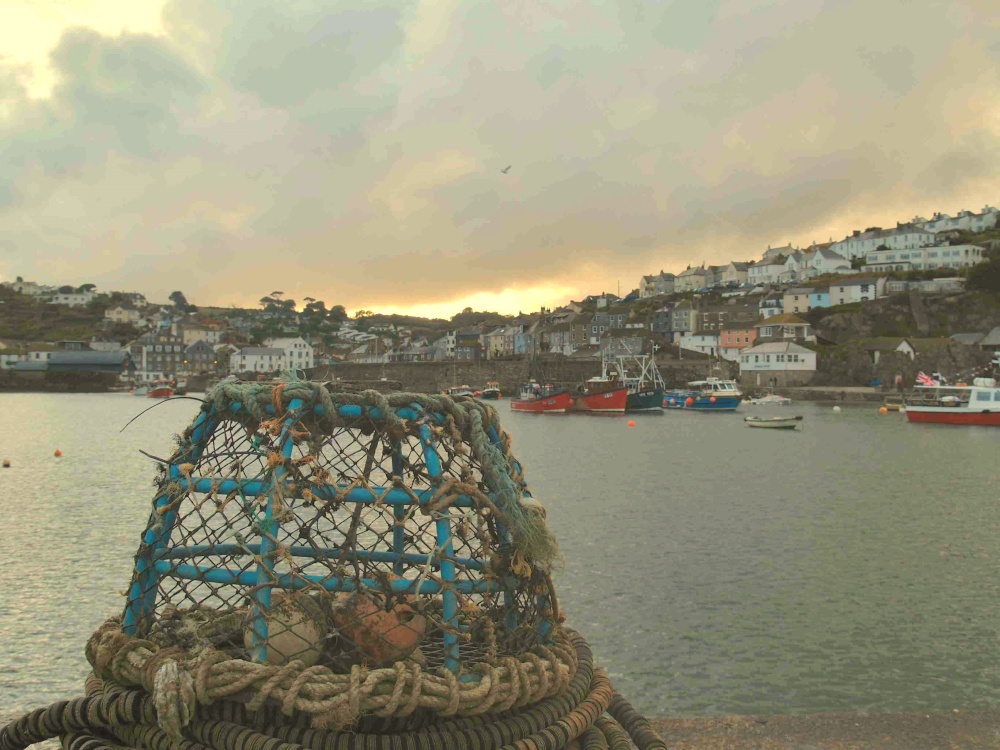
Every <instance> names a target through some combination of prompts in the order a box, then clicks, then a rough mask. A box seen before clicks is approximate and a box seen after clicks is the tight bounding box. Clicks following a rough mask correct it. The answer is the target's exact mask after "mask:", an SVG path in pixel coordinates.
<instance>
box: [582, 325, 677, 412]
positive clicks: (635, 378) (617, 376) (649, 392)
mask: <svg viewBox="0 0 1000 750" xmlns="http://www.w3.org/2000/svg"><path fill="white" fill-rule="evenodd" d="M616 343H617V345H618V346H617V348H618V349H624V350H625V352H626V354H624V355H617V356H613V355H608V354H607V353H605V354H604V356H603V357H602V358H601V374H600V376H598V377H594V378H591V379H590V380H588V381H587V382H586V384H585V385H584V387H585V389H586V390H587V391H589V392H592V393H594V394H596V393H598V392H599V391H601V390H602V389H603V391H605V392H607V391H611V390H614V389H617V388H622V387H624V388H625V390H626V391H627V395H626V398H625V411H627V412H638V411H656V412H661V411H663V391H664V382H663V378H662V377H661V376H660V371H659V370H658V369H657V368H656V362H655V361H654V360H653V358H652V357H651V356H649V355H646V354H633V353H632V352H631V350H630V349H629V348H628V345H627V344H626V343H625V342H624V340H621V339H619V340H618V341H617V342H616ZM581 411H584V409H581ZM599 411H612V410H610V409H599ZM614 411H617V410H614Z"/></svg>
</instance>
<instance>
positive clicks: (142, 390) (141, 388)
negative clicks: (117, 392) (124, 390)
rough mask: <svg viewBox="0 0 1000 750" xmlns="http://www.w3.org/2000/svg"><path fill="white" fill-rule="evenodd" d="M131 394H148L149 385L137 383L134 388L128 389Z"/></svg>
mask: <svg viewBox="0 0 1000 750" xmlns="http://www.w3.org/2000/svg"><path fill="white" fill-rule="evenodd" d="M129 393H131V394H132V395H133V396H148V395H149V386H148V385H137V386H136V387H135V388H133V389H132V390H130V391H129Z"/></svg>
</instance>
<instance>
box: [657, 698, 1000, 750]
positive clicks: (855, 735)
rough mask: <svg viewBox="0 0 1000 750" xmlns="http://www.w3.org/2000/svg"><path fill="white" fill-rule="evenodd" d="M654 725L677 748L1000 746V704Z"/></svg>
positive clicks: (959, 749) (962, 749)
mask: <svg viewBox="0 0 1000 750" xmlns="http://www.w3.org/2000/svg"><path fill="white" fill-rule="evenodd" d="M651 723H652V725H653V728H654V729H656V731H657V732H659V733H660V735H661V736H662V737H663V739H664V741H665V742H666V743H667V747H670V748H671V749H672V750H855V749H857V750H861V749H862V748H864V749H865V750H869V749H872V750H967V749H971V748H1000V708H992V709H988V710H985V711H962V710H955V711H937V712H923V711H922V712H920V713H847V714H804V715H800V716H722V717H710V718H697V719H652V720H651Z"/></svg>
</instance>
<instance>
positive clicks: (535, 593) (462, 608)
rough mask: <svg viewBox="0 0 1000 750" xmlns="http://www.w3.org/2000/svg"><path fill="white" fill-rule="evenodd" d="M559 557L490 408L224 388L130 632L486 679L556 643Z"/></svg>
mask: <svg viewBox="0 0 1000 750" xmlns="http://www.w3.org/2000/svg"><path fill="white" fill-rule="evenodd" d="M554 555H555V544H554V541H553V540H552V537H551V536H550V535H549V532H548V530H547V529H546V526H545V518H544V511H543V510H542V509H541V507H540V506H539V505H538V503H537V502H536V501H534V500H532V499H531V497H530V493H529V492H528V490H527V487H526V485H525V482H524V479H523V476H522V473H521V468H520V466H519V464H518V462H517V461H516V460H515V459H514V458H513V456H512V455H511V453H510V445H509V440H508V438H507V436H506V435H505V434H504V433H503V430H502V429H501V428H500V425H499V422H498V420H497V417H496V413H495V412H494V411H493V410H492V409H491V408H490V407H488V406H486V405H484V404H481V403H479V402H477V401H474V400H473V399H458V400H452V399H450V398H448V397H444V396H419V395H416V394H389V395H388V396H386V395H382V394H378V393H376V392H373V391H366V392H364V393H361V394H348V393H336V392H333V391H332V390H331V387H330V386H329V385H328V384H322V383H312V382H304V381H291V382H288V383H245V382H233V383H223V384H220V385H219V386H218V387H216V389H215V390H214V391H213V392H212V393H211V394H209V397H208V399H207V400H206V403H205V404H204V406H203V407H202V409H201V411H200V413H199V414H198V416H197V418H196V419H195V420H194V422H193V423H192V424H191V426H190V427H189V428H188V429H187V430H186V431H185V432H184V434H183V435H182V436H181V437H180V439H179V446H178V449H177V450H176V452H175V453H174V454H173V456H171V458H170V459H169V460H168V461H166V462H165V463H164V465H163V466H162V467H161V474H160V476H159V478H158V481H157V489H156V493H155V497H154V500H153V508H152V513H151V516H150V520H149V524H148V526H147V528H146V529H145V531H144V532H143V535H142V540H141V544H140V547H139V550H138V553H137V555H136V558H135V570H134V574H133V577H132V582H131V585H130V587H129V591H128V600H127V604H126V607H125V612H124V615H123V619H122V624H121V630H122V632H124V633H125V634H126V635H129V636H135V637H138V638H142V639H145V640H147V641H149V642H152V643H153V644H155V645H156V646H158V647H160V648H164V647H177V648H180V649H183V650H184V651H185V652H188V653H200V652H206V651H207V650H208V649H212V650H213V651H214V652H221V653H222V654H223V655H225V656H226V657H228V658H237V659H245V660H247V661H250V662H256V663H259V664H275V665H282V664H291V663H292V662H299V664H298V665H296V666H297V667H299V668H301V667H303V666H304V667H311V666H323V667H327V668H329V669H331V670H333V671H334V672H337V673H347V672H349V671H350V670H351V669H352V668H353V667H354V666H355V665H359V664H360V665H364V666H370V667H379V666H386V665H389V664H392V663H395V662H401V661H402V662H410V663H415V664H419V665H420V666H421V667H422V668H423V669H424V670H435V669H437V670H441V669H444V670H447V671H450V672H451V673H453V674H455V675H459V676H460V677H461V679H464V680H474V679H476V674H477V670H476V669H475V665H477V664H480V663H484V662H485V663H496V660H497V659H499V658H501V657H504V656H517V655H520V654H523V653H525V652H526V651H528V650H529V649H532V648H534V647H538V646H539V645H544V644H546V643H547V642H548V640H549V639H550V638H551V636H552V633H553V627H554V625H555V622H556V619H557V617H558V614H557V612H556V611H555V609H554V603H555V597H554V594H553V592H552V589H551V579H550V578H549V574H548V571H549V566H550V564H551V562H552V558H553V556H554ZM442 673H443V672H442Z"/></svg>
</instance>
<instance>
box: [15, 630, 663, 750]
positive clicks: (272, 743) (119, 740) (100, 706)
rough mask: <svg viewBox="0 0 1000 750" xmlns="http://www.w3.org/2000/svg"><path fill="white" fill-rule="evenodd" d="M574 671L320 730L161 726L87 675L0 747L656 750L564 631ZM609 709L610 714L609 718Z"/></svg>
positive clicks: (248, 722)
mask: <svg viewBox="0 0 1000 750" xmlns="http://www.w3.org/2000/svg"><path fill="white" fill-rule="evenodd" d="M568 632H569V638H570V641H571V643H572V646H573V648H574V650H575V651H576V657H577V663H578V666H577V669H576V672H575V674H574V675H573V678H572V679H571V680H570V683H569V685H568V687H567V689H566V690H565V691H564V692H562V693H560V694H559V695H554V696H551V697H548V698H545V699H544V700H541V701H539V702H538V703H535V704H534V705H531V706H527V707H525V708H522V709H514V710H509V711H504V712H497V713H491V714H479V715H474V716H466V717H455V718H444V719H442V718H441V717H440V716H438V715H436V714H435V713H434V712H432V711H427V710H421V711H417V712H415V713H413V714H412V715H410V716H395V717H389V718H381V717H378V716H366V717H363V718H362V719H360V720H359V721H358V722H357V724H356V725H355V726H354V727H353V728H351V729H350V730H347V731H337V730H317V729H314V728H312V725H311V722H310V717H308V716H305V715H302V714H297V713H296V714H292V715H291V716H289V715H286V714H285V713H283V712H282V711H281V707H280V706H279V705H277V704H275V703H270V702H268V703H267V704H265V705H263V706H262V707H260V708H259V709H258V710H256V711H251V710H250V709H249V708H248V707H247V705H246V704H245V703H242V702H238V701H235V700H226V701H218V702H215V703H212V704H210V705H207V706H199V710H198V716H197V717H196V718H195V719H193V720H192V721H190V722H189V723H188V724H187V725H186V726H185V727H183V729H182V736H180V737H178V736H176V735H174V733H173V732H168V731H166V730H165V729H164V728H163V727H162V726H161V725H160V722H159V717H158V712H157V706H156V704H155V701H154V700H153V697H152V696H151V695H150V694H149V693H148V692H146V691H144V690H136V689H131V688H128V687H125V686H123V685H121V684H119V683H116V682H114V681H111V680H102V679H101V678H100V677H97V676H96V675H91V676H90V678H89V679H88V680H87V684H86V695H85V696H84V697H81V698H76V699H73V700H69V701H60V702H58V703H54V704H52V705H51V706H49V707H48V708H40V709H37V710H35V711H32V712H31V713H29V714H26V715H25V716H23V717H21V718H20V719H17V720H15V721H14V722H12V723H10V724H8V725H7V726H6V727H4V728H3V729H2V730H0V750H24V749H25V748H27V747H28V746H30V745H32V744H35V743H37V742H42V741H45V740H48V739H52V738H55V737H58V738H59V739H60V741H61V743H62V746H63V748H65V750H122V748H148V749H149V750H427V749H429V748H450V749H453V750H505V749H507V748H516V749H517V750H561V749H562V748H581V749H582V750H602V749H604V748H609V749H610V750H626V749H627V748H631V747H633V743H634V746H635V747H638V748H640V750H656V749H659V748H663V749H664V750H665V748H666V744H665V743H664V742H663V740H662V739H661V738H660V737H659V735H658V734H656V732H654V731H653V730H652V728H651V727H650V725H649V722H648V721H647V720H646V719H645V718H644V717H643V716H642V715H641V714H640V713H639V712H638V711H636V710H635V708H633V707H632V705H631V704H630V703H629V702H628V701H626V700H625V699H624V698H622V697H621V696H620V695H619V694H618V693H617V692H615V690H614V687H613V686H612V684H611V681H610V680H609V679H608V677H607V675H606V674H605V673H604V672H603V671H602V670H600V669H595V668H594V664H593V654H592V653H591V650H590V647H589V646H588V645H587V642H586V641H585V640H584V639H583V637H582V636H580V635H579V634H578V633H575V632H572V631H568ZM605 714H607V715H605Z"/></svg>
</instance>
